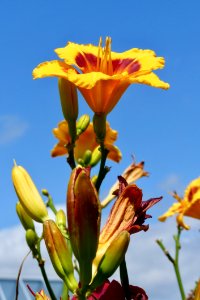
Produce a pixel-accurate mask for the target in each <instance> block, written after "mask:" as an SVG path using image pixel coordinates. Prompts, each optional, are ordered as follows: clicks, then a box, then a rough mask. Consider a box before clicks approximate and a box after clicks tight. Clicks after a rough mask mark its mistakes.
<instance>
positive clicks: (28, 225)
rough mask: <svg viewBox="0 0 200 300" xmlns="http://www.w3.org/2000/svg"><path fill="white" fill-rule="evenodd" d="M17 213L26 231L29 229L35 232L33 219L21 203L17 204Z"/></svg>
mask: <svg viewBox="0 0 200 300" xmlns="http://www.w3.org/2000/svg"><path fill="white" fill-rule="evenodd" d="M16 212H17V215H18V217H19V219H20V222H21V224H22V226H23V227H24V229H25V230H28V229H32V230H35V226H34V223H33V220H32V219H31V217H29V215H28V214H27V213H26V211H25V210H24V209H23V206H22V205H21V203H20V202H17V204H16Z"/></svg>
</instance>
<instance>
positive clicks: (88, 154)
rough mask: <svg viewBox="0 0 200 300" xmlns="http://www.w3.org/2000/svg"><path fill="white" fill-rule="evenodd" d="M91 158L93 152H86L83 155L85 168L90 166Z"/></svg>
mask: <svg viewBox="0 0 200 300" xmlns="http://www.w3.org/2000/svg"><path fill="white" fill-rule="evenodd" d="M91 156H92V152H91V151H90V150H86V151H85V153H84V155H83V161H84V165H85V166H87V165H88V164H90V160H91Z"/></svg>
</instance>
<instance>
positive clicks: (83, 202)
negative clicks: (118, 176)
mask: <svg viewBox="0 0 200 300" xmlns="http://www.w3.org/2000/svg"><path fill="white" fill-rule="evenodd" d="M100 216H101V212H100V202H99V199H98V195H97V192H96V189H95V187H94V185H93V184H92V182H91V180H90V178H89V176H88V175H87V170H86V169H84V168H80V167H78V168H76V169H74V170H73V172H72V174H71V177H70V181H69V185H68V193H67V220H68V230H69V237H70V241H71V246H72V250H73V252H74V255H75V257H76V258H77V260H78V262H79V267H80V279H81V280H80V281H81V287H84V286H85V285H87V284H89V282H90V280H91V276H92V261H93V259H94V257H95V255H96V251H97V246H98V240H99V231H100Z"/></svg>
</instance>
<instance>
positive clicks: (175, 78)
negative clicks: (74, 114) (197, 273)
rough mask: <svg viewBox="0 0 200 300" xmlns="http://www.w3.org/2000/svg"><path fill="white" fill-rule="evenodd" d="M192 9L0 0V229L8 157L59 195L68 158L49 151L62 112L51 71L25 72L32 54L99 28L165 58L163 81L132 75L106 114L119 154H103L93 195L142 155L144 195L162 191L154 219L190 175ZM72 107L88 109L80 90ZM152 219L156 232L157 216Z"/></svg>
mask: <svg viewBox="0 0 200 300" xmlns="http://www.w3.org/2000/svg"><path fill="white" fill-rule="evenodd" d="M199 11H200V3H199V1H197V0H194V1H192V2H191V3H188V1H179V0H177V1H163V2H161V1H158V0H156V1H155V0H152V1H147V0H146V1H133V0H132V1H123V2H120V1H119V2H116V1H106V0H102V1H100V2H94V1H91V0H89V1H76V2H75V1H74V2H73V1H64V0H58V1H52V0H48V1H45V0H44V1H39V0H34V1H32V0H30V1H25V0H19V1H6V0H2V2H1V11H0V37H1V48H0V53H1V72H0V83H1V89H0V99H1V111H0V153H1V155H0V166H1V168H0V187H1V188H0V199H1V218H0V228H1V229H5V228H8V227H10V228H11V227H12V226H16V225H18V224H19V222H18V219H17V216H16V213H15V203H16V196H15V193H14V190H13V187H12V183H11V169H12V165H13V158H15V159H16V161H17V163H18V164H20V165H23V166H24V167H25V168H26V169H27V170H28V171H29V172H30V174H31V176H32V177H33V179H34V181H35V183H36V184H37V186H38V188H39V189H41V188H44V187H45V188H47V189H49V191H50V192H51V194H52V196H53V198H54V200H55V202H56V203H57V204H58V203H64V201H65V194H66V186H67V181H68V176H69V168H68V166H67V165H66V163H65V159H64V158H63V157H61V158H54V159H52V158H51V157H50V150H51V148H52V147H53V145H54V144H55V143H56V140H55V138H54V137H53V135H52V133H51V130H52V128H53V127H55V126H56V125H57V123H58V122H59V121H60V120H62V118H63V117H62V113H61V108H60V106H59V97H58V90H57V80H56V79H54V78H48V79H40V80H36V81H34V80H32V74H31V73H32V69H33V68H34V67H35V66H36V65H37V64H38V63H40V62H43V61H46V60H51V59H55V58H56V54H55V53H54V51H53V50H54V49H55V48H57V47H63V46H65V44H66V43H67V41H73V42H77V43H93V44H97V43H98V39H99V37H100V36H102V37H103V38H105V37H106V36H111V37H112V41H113V43H112V49H113V50H114V51H117V52H122V51H125V50H128V49H130V48H135V47H136V48H142V49H152V50H154V51H155V52H156V53H157V55H158V56H164V57H165V59H166V66H165V68H164V69H163V70H159V71H158V72H157V74H158V75H159V77H160V78H161V79H162V80H164V81H166V82H169V83H170V85H171V88H170V89H169V90H168V91H163V90H159V89H155V88H152V87H147V86H144V85H132V86H131V87H129V89H128V90H127V92H126V93H125V94H124V95H123V97H122V99H121V101H120V102H119V104H118V105H117V107H116V108H115V109H114V110H113V111H112V112H111V113H110V115H109V116H108V120H109V122H110V124H111V126H112V127H113V128H114V129H116V130H118V132H119V138H118V141H117V145H118V147H119V148H120V149H121V151H122V153H123V160H122V162H121V163H120V164H119V165H116V164H112V163H108V165H111V166H112V170H111V173H110V175H109V179H108V178H107V179H106V180H105V183H104V185H103V187H102V191H101V192H102V197H103V195H106V190H107V189H108V188H109V186H110V184H111V183H113V182H114V181H115V178H116V176H117V175H119V174H121V173H122V171H123V170H124V169H125V168H126V167H127V165H128V164H130V163H131V155H132V154H133V155H134V156H135V158H136V161H138V162H139V161H141V160H144V161H145V163H146V170H147V171H149V172H150V177H149V178H147V179H146V178H144V179H141V180H140V181H139V182H138V185H139V186H140V187H141V188H142V189H143V193H144V199H148V198H150V197H154V196H160V195H163V196H164V200H163V201H162V203H160V204H159V205H157V207H156V208H154V209H152V211H151V212H152V214H153V216H154V219H153V222H154V223H155V222H157V217H158V216H159V215H160V214H161V213H163V212H164V211H165V210H166V209H167V208H168V206H169V205H170V204H171V203H172V201H173V200H172V199H171V197H170V196H169V194H168V192H169V191H172V190H177V191H178V192H180V193H181V194H182V193H183V190H184V187H185V186H186V185H187V184H188V183H189V182H190V181H191V180H192V179H193V178H196V177H197V176H199V175H200V161H199V148H200V139H199V133H200V130H199V114H200V102H199V86H200V77H199V75H198V73H199V69H200V60H199V53H200V42H199V36H200V21H199ZM80 112H82V113H83V112H85V113H89V114H90V116H92V113H91V111H90V110H89V109H88V107H87V105H86V104H85V102H84V100H83V99H82V98H81V97H80ZM188 222H189V220H188ZM158 226H161V227H160V228H161V233H162V224H159V223H158ZM190 234H192V232H191V233H190ZM155 238H156V237H155ZM161 255H162V254H161Z"/></svg>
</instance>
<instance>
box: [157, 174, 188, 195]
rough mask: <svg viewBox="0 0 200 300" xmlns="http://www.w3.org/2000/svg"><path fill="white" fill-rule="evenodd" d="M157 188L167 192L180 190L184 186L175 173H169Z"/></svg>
mask: <svg viewBox="0 0 200 300" xmlns="http://www.w3.org/2000/svg"><path fill="white" fill-rule="evenodd" d="M159 188H160V189H162V190H164V191H165V192H167V193H169V192H173V191H182V190H183V188H184V187H183V186H182V184H181V181H180V177H179V176H178V175H177V174H170V175H168V176H167V177H166V178H165V179H164V180H163V181H161V182H160V183H159Z"/></svg>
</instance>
